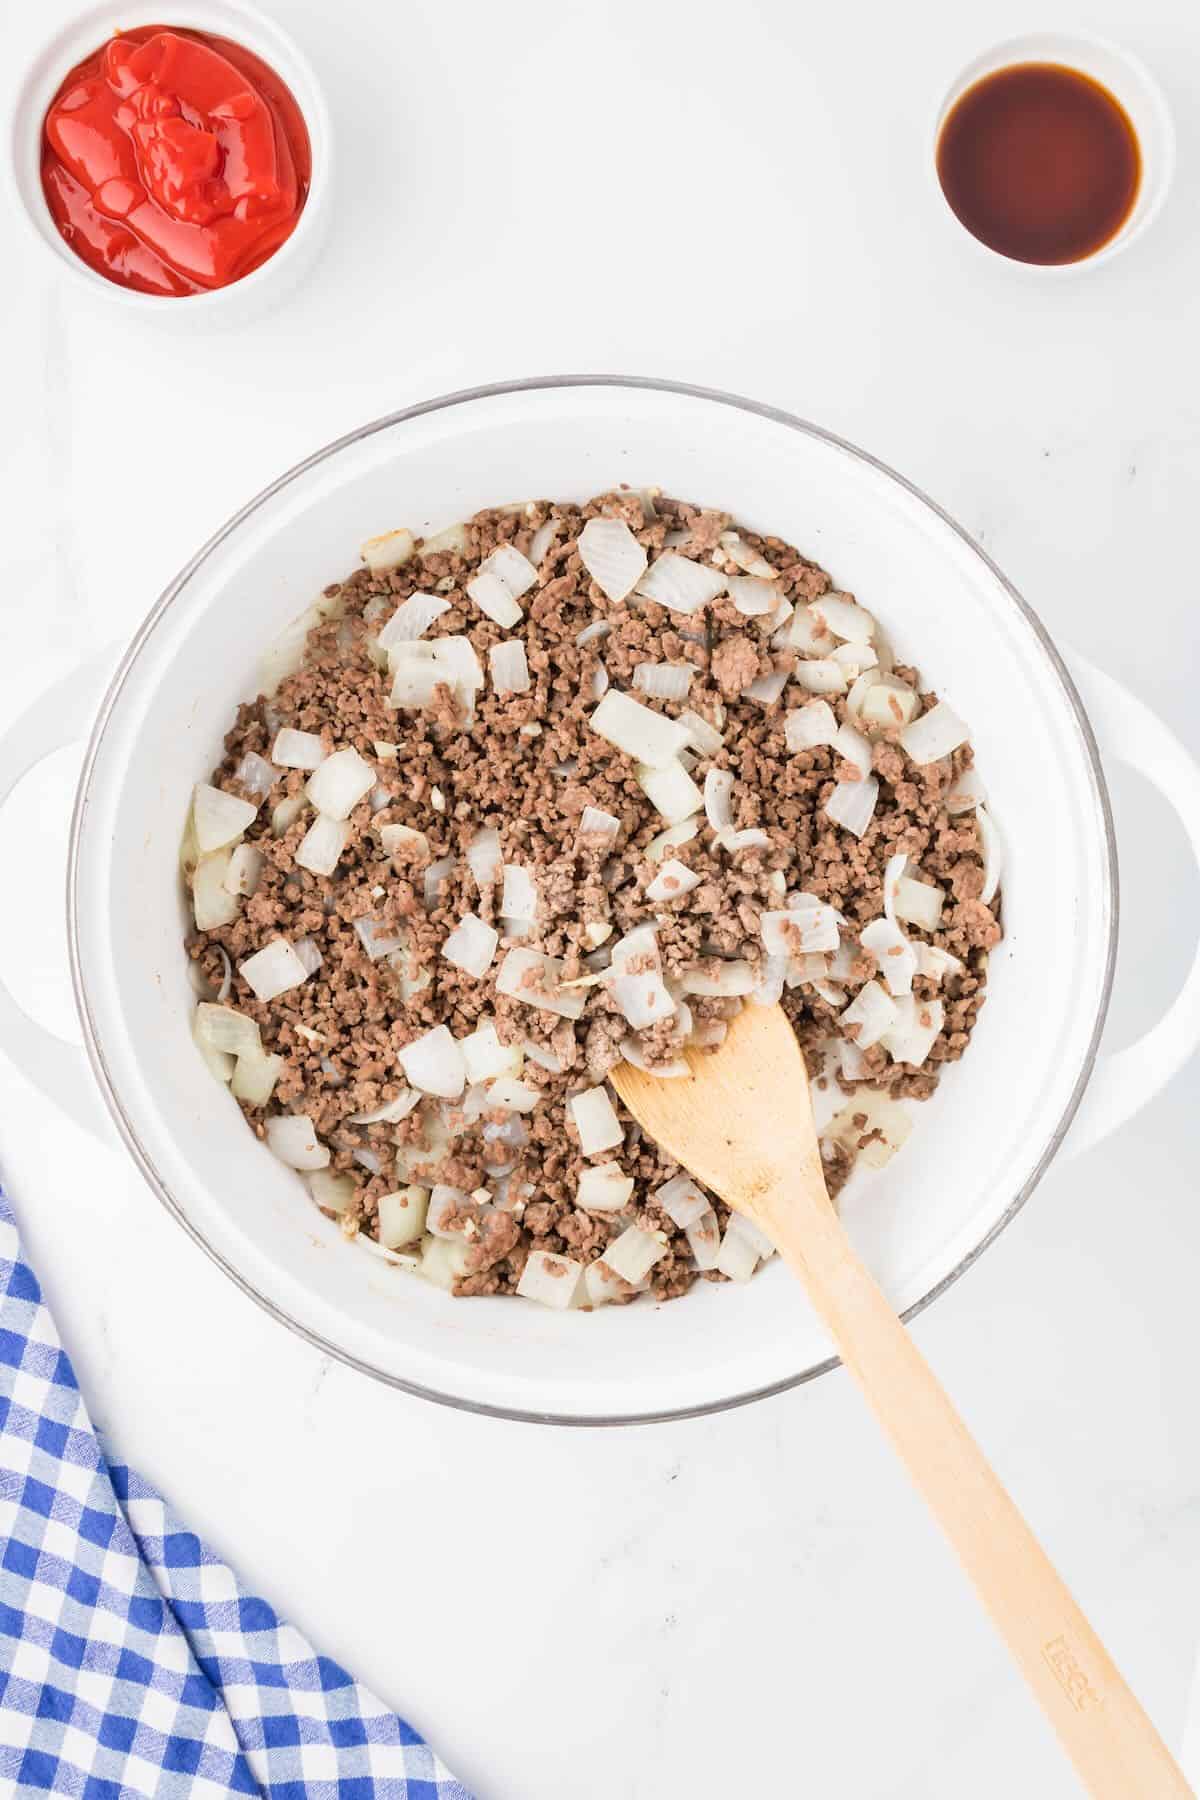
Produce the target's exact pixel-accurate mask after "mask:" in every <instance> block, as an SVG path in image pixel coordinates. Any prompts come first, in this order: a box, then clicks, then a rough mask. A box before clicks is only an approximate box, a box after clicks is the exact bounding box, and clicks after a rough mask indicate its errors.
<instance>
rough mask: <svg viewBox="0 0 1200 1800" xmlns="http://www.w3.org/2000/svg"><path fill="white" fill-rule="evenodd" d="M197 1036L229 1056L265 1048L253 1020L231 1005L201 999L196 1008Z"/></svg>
mask: <svg viewBox="0 0 1200 1800" xmlns="http://www.w3.org/2000/svg"><path fill="white" fill-rule="evenodd" d="M195 1036H196V1038H197V1039H198V1040H199V1042H200V1043H202V1044H207V1046H208V1048H209V1049H210V1050H218V1051H222V1052H224V1053H225V1054H226V1055H227V1056H243V1055H246V1054H249V1055H251V1056H253V1055H255V1054H258V1053H260V1052H261V1050H262V1038H261V1036H260V1034H259V1029H258V1026H257V1025H256V1024H255V1022H254V1020H253V1019H251V1018H248V1017H247V1015H246V1014H245V1013H240V1012H237V1011H236V1010H235V1009H234V1008H233V1007H232V1006H214V1005H213V1004H212V1002H211V1001H208V1000H202V1001H201V1002H200V1004H199V1006H198V1007H197V1008H196V1020H195Z"/></svg>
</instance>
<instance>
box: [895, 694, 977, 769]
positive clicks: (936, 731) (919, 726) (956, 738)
mask: <svg viewBox="0 0 1200 1800" xmlns="http://www.w3.org/2000/svg"><path fill="white" fill-rule="evenodd" d="M969 736H970V732H969V731H968V730H967V727H966V726H965V725H964V724H963V721H962V720H961V719H960V718H959V716H958V714H957V713H956V712H954V711H953V710H952V709H951V708H950V707H949V706H947V705H946V702H945V701H944V700H939V701H938V703H937V705H936V706H933V707H931V708H930V709H929V711H928V712H927V713H922V714H921V716H920V718H918V719H914V720H913V722H912V724H911V725H906V726H905V727H904V730H903V731H902V732H901V733H900V742H901V744H902V745H903V746H904V748H905V750H906V751H907V753H908V754H909V756H911V757H912V760H913V761H914V762H915V763H917V764H919V765H920V766H921V767H924V766H925V765H926V764H928V763H932V762H939V761H940V760H941V758H942V757H943V756H949V755H950V753H951V752H952V751H954V750H957V749H958V748H959V746H960V744H965V743H966V741H967V739H968V737H969Z"/></svg>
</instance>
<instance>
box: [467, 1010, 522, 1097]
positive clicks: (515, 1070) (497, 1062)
mask: <svg viewBox="0 0 1200 1800" xmlns="http://www.w3.org/2000/svg"><path fill="white" fill-rule="evenodd" d="M459 1049H460V1050H461V1051H462V1053H463V1057H464V1059H465V1061H466V1065H467V1079H468V1081H471V1082H479V1081H495V1080H496V1079H497V1077H499V1076H501V1075H519V1074H520V1073H521V1067H522V1064H523V1063H524V1060H525V1057H524V1052H523V1051H522V1049H521V1047H520V1045H519V1044H502V1043H501V1042H500V1034H499V1033H498V1031H497V1030H496V1027H495V1025H494V1024H493V1023H492V1021H491V1020H485V1021H484V1023H483V1024H481V1025H477V1026H476V1027H475V1030H474V1031H473V1032H472V1033H471V1034H470V1036H469V1037H465V1038H462V1039H461V1040H460V1042H459ZM535 1060H536V1059H535Z"/></svg>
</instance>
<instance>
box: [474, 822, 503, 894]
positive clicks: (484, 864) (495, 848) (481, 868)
mask: <svg viewBox="0 0 1200 1800" xmlns="http://www.w3.org/2000/svg"><path fill="white" fill-rule="evenodd" d="M500 857H501V850H500V833H499V832H498V831H497V830H496V829H495V827H494V826H492V825H487V826H485V827H484V829H483V830H482V831H477V832H476V833H475V835H474V837H473V838H472V839H471V842H470V843H469V844H468V845H467V862H468V864H469V866H470V870H471V873H472V875H473V876H474V877H475V886H476V887H477V888H478V889H479V892H480V893H481V894H482V893H483V892H484V891H485V890H486V889H487V888H489V887H491V886H492V884H493V882H494V881H495V880H496V878H497V876H498V875H499V873H500Z"/></svg>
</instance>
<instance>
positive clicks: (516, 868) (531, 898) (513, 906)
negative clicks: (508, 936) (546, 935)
mask: <svg viewBox="0 0 1200 1800" xmlns="http://www.w3.org/2000/svg"><path fill="white" fill-rule="evenodd" d="M502 867H503V871H504V884H503V886H502V888H501V890H500V912H501V914H502V915H503V917H504V918H505V919H519V920H521V921H523V922H524V923H526V924H532V923H533V922H534V920H535V919H536V918H537V913H538V891H537V884H536V882H535V881H534V879H533V876H532V875H531V874H530V873H529V870H528V869H526V868H525V867H524V866H523V865H522V864H521V863H509V862H506V863H504V864H503V865H502Z"/></svg>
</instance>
